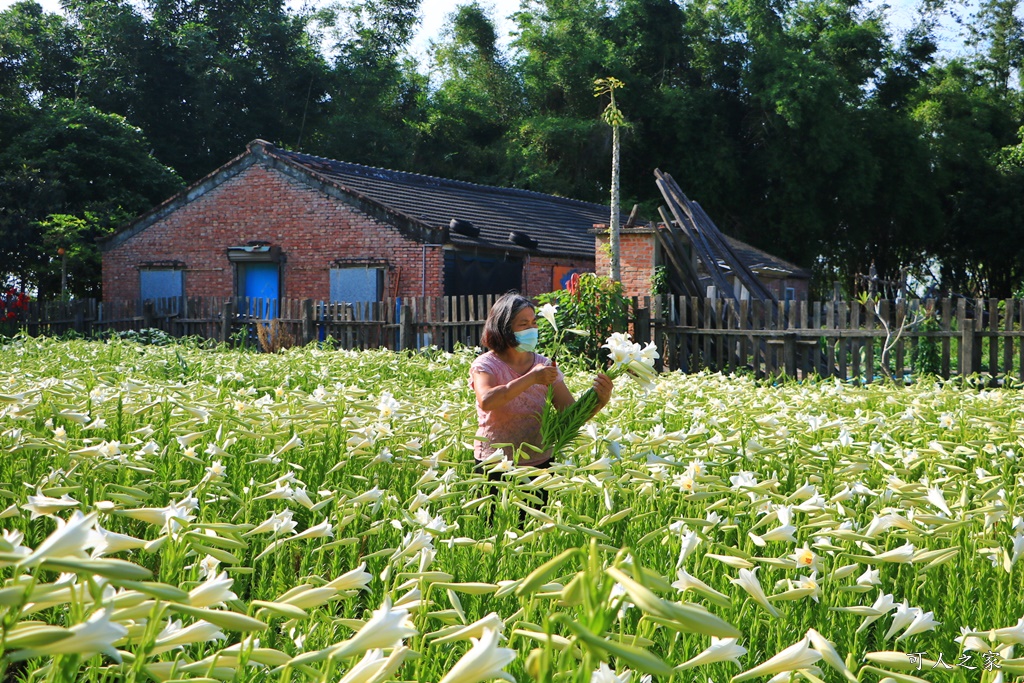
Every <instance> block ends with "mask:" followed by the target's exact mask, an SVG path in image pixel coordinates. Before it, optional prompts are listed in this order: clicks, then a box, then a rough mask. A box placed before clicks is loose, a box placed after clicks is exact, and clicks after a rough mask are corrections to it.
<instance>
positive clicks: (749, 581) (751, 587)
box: [729, 567, 782, 617]
mask: <svg viewBox="0 0 1024 683" xmlns="http://www.w3.org/2000/svg"><path fill="white" fill-rule="evenodd" d="M757 570H758V567H754V568H753V569H740V576H739V578H738V579H729V581H730V582H731V583H733V584H735V585H737V586H739V587H740V588H742V589H743V590H745V591H746V592H747V594H748V595H750V597H752V598H753V599H754V602H756V603H757V604H759V605H760V606H761V607H763V608H764V609H765V611H766V612H768V614H770V615H772V616H773V617H781V616H782V615H781V614H779V611H778V610H777V609H775V608H774V607H772V606H771V604H770V603H769V602H768V598H767V597H765V594H764V589H763V588H761V582H760V581H758V580H757Z"/></svg>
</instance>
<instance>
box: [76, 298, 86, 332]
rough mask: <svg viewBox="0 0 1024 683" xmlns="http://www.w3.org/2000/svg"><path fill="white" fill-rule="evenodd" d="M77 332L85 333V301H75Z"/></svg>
mask: <svg viewBox="0 0 1024 683" xmlns="http://www.w3.org/2000/svg"><path fill="white" fill-rule="evenodd" d="M75 332H78V333H80V334H85V302H84V301H78V302H76V303H75Z"/></svg>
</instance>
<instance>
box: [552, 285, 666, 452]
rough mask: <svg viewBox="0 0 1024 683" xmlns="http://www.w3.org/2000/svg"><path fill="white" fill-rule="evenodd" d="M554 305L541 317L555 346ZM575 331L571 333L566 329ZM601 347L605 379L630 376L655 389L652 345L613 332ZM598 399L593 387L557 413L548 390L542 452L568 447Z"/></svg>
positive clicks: (655, 373) (595, 407)
mask: <svg viewBox="0 0 1024 683" xmlns="http://www.w3.org/2000/svg"><path fill="white" fill-rule="evenodd" d="M555 308H556V307H555V306H552V305H551V304H546V305H545V306H543V307H542V309H541V311H540V313H541V316H542V317H543V318H544V319H545V320H547V321H548V323H550V324H551V326H552V327H553V328H554V329H555V332H556V336H555V340H556V344H557V342H558V341H559V340H560V339H561V336H560V335H559V334H558V326H557V324H556V323H555V315H554V313H555ZM570 331H573V332H575V331H574V330H570ZM601 348H603V349H608V360H609V361H610V362H611V366H610V367H609V368H608V369H607V370H605V371H604V372H605V374H606V375H608V377H609V378H611V379H613V380H614V379H615V378H616V377H619V376H620V375H629V376H630V377H632V378H633V379H634V380H636V382H637V383H638V384H640V386H641V387H643V389H644V391H650V390H651V389H653V388H654V386H655V378H656V377H657V370H655V369H654V361H655V360H656V359H657V358H659V357H660V356H659V354H658V347H657V346H656V345H655V344H654V343H653V342H648V343H647V345H645V346H644V347H642V348H641V346H640V344H638V343H636V342H634V341H633V340H632V337H631V336H630V335H629V333H628V332H613V333H612V335H611V336H610V337H608V339H607V341H605V343H604V344H602V345H601ZM597 403H598V397H597V392H595V391H594V389H593V387H591V388H590V389H587V390H586V391H585V392H583V394H582V395H581V396H580V397H579V399H578V400H577V401H576V402H575V403H573V404H572V405H571V406H569V407H568V408H566V409H565V410H562V411H559V410H557V409H556V408H555V406H554V403H553V390H552V389H550V388H549V389H548V400H547V402H546V403H545V405H544V411H543V413H542V414H541V427H540V432H541V439H542V440H543V442H544V450H547V449H549V448H550V449H551V451H552V453H558V452H559V451H561V450H562V449H563V448H565V447H566V446H568V445H569V444H570V443H572V442H573V440H574V439H575V438H576V437H577V436H578V435H579V431H580V428H581V427H583V425H584V424H586V422H587V420H589V419H590V418H591V417H592V416H593V414H594V411H595V410H596V409H597Z"/></svg>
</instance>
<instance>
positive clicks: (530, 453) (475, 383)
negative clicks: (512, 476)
mask: <svg viewBox="0 0 1024 683" xmlns="http://www.w3.org/2000/svg"><path fill="white" fill-rule="evenodd" d="M537 336H538V332H537V315H536V312H535V311H534V308H533V304H532V303H530V300H529V299H527V298H526V297H523V296H520V295H519V294H516V293H514V292H510V293H508V294H505V295H504V296H502V297H501V298H499V299H498V300H497V301H495V302H494V306H492V307H491V311H490V313H488V315H487V321H486V322H485V323H484V332H483V339H482V340H481V342H482V343H483V345H484V346H486V347H487V348H488V349H490V350H489V351H488V352H487V353H485V354H483V355H481V356H480V357H479V358H477V359H476V360H475V361H473V364H472V365H471V366H470V368H469V385H470V386H471V387H472V388H473V391H474V392H476V416H477V423H478V425H479V428H478V429H477V432H476V439H477V440H476V448H475V453H474V455H475V457H476V460H477V462H479V461H481V460H484V459H486V458H489V457H490V456H491V455H493V454H494V452H495V451H496V450H498V448H497V447H495V446H494V444H512V446H511V447H509V446H505V447H501V448H502V450H504V452H505V457H506V458H508V459H509V460H510V461H512V462H514V463H515V464H517V465H530V466H533V467H546V466H547V465H548V462H549V461H550V460H551V452H550V451H544V452H541V450H540V446H541V445H542V444H541V436H540V415H541V412H542V411H543V410H544V402H545V400H546V398H547V393H548V387H553V390H554V394H553V401H554V405H555V408H556V409H558V410H564V409H565V408H566V407H567V406H570V405H572V403H573V402H574V400H575V399H573V397H572V394H570V393H569V389H568V388H567V387H566V386H565V381H564V379H565V378H564V376H563V375H562V372H561V370H559V369H558V368H556V367H555V365H554V364H553V363H551V361H550V360H548V359H547V358H545V357H544V356H542V355H540V354H538V353H536V352H535V351H534V349H535V348H536V347H537ZM594 391H595V392H596V393H597V396H598V404H597V410H600V409H601V408H603V407H604V406H605V404H607V403H608V399H609V398H610V397H611V394H612V381H611V380H610V379H609V378H608V376H607V375H604V374H599V375H597V377H596V378H595V379H594ZM597 410H595V411H594V412H595V413H596V412H597ZM516 451H519V453H518V458H519V459H518V462H517V461H515V457H516V455H517V453H516Z"/></svg>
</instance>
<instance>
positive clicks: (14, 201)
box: [0, 99, 181, 299]
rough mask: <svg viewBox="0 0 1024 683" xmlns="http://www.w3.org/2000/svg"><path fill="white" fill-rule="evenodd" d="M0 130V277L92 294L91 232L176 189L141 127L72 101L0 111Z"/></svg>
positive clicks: (96, 266) (96, 262)
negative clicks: (2, 116)
mask: <svg viewBox="0 0 1024 683" xmlns="http://www.w3.org/2000/svg"><path fill="white" fill-rule="evenodd" d="M6 119H7V123H8V124H9V125H8V126H6V127H4V128H0V169H3V170H2V171H0V206H3V207H4V209H5V210H4V211H3V212H0V277H4V278H6V277H12V278H14V279H17V280H18V281H19V282H20V283H21V284H22V286H25V287H35V288H37V289H38V291H39V296H40V297H41V298H44V299H45V298H48V297H53V296H55V295H56V294H59V293H60V291H61V290H60V283H61V261H60V259H59V258H58V256H57V250H58V249H59V248H63V249H65V250H66V252H67V256H66V258H67V267H68V291H69V293H70V294H73V295H76V296H96V295H98V293H99V284H100V282H99V277H100V259H99V253H98V250H97V247H96V238H98V237H101V236H103V235H106V234H109V233H110V232H111V231H112V230H114V229H115V228H116V227H118V226H119V225H120V224H121V223H123V222H125V221H127V220H129V219H131V218H132V217H134V216H135V215H138V214H140V213H142V212H143V211H145V210H146V209H148V208H149V207H150V206H152V205H153V204H155V203H157V202H159V201H161V200H163V199H165V198H166V197H167V196H169V195H170V194H172V193H173V192H175V191H176V190H177V189H178V188H179V187H180V186H181V180H180V179H179V178H178V176H177V175H176V174H175V173H174V171H173V170H171V169H169V168H167V167H166V166H164V165H162V164H160V163H159V162H158V161H156V159H154V158H153V157H152V155H151V154H150V153H149V144H148V141H147V140H146V138H145V137H144V136H143V135H142V133H141V131H140V130H139V129H138V128H136V127H134V126H132V125H131V124H129V123H128V122H127V121H126V120H125V119H124V118H122V117H120V116H117V115H116V114H106V113H103V112H101V111H99V110H97V109H95V108H94V107H91V106H89V105H88V104H85V103H84V102H80V101H71V100H63V99H59V100H55V101H54V102H52V103H48V104H44V105H42V106H40V107H39V108H38V109H36V108H33V107H26V108H24V109H22V110H19V111H16V112H10V113H8V114H7V115H6Z"/></svg>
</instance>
